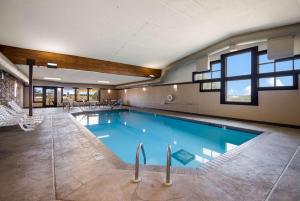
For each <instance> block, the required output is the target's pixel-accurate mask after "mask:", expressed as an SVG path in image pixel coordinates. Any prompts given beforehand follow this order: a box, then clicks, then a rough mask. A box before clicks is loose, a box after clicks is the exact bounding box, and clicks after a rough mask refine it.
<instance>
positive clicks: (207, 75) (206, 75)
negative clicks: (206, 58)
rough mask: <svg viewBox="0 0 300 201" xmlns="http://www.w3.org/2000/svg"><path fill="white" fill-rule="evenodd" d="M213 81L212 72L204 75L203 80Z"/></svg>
mask: <svg viewBox="0 0 300 201" xmlns="http://www.w3.org/2000/svg"><path fill="white" fill-rule="evenodd" d="M208 79H211V72H207V73H203V80H208Z"/></svg>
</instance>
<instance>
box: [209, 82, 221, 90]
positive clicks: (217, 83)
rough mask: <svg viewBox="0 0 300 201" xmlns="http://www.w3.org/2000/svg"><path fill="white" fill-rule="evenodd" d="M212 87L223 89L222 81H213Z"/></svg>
mask: <svg viewBox="0 0 300 201" xmlns="http://www.w3.org/2000/svg"><path fill="white" fill-rule="evenodd" d="M211 89H221V82H212V83H211Z"/></svg>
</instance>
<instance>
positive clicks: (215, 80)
mask: <svg viewBox="0 0 300 201" xmlns="http://www.w3.org/2000/svg"><path fill="white" fill-rule="evenodd" d="M212 82H220V89H203V84H204V83H211V84H212ZM220 90H221V79H213V80H209V81H207V80H205V82H201V83H200V84H199V91H200V92H219V91H220Z"/></svg>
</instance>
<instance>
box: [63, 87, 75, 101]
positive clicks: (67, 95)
mask: <svg viewBox="0 0 300 201" xmlns="http://www.w3.org/2000/svg"><path fill="white" fill-rule="evenodd" d="M63 100H70V101H75V89H73V88H63Z"/></svg>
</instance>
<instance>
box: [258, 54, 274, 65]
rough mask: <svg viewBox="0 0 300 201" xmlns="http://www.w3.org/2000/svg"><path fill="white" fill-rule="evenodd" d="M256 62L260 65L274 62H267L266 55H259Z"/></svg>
mask: <svg viewBox="0 0 300 201" xmlns="http://www.w3.org/2000/svg"><path fill="white" fill-rule="evenodd" d="M258 62H259V63H260V64H261V63H269V62H274V60H269V59H268V55H267V54H261V55H259V58H258Z"/></svg>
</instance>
